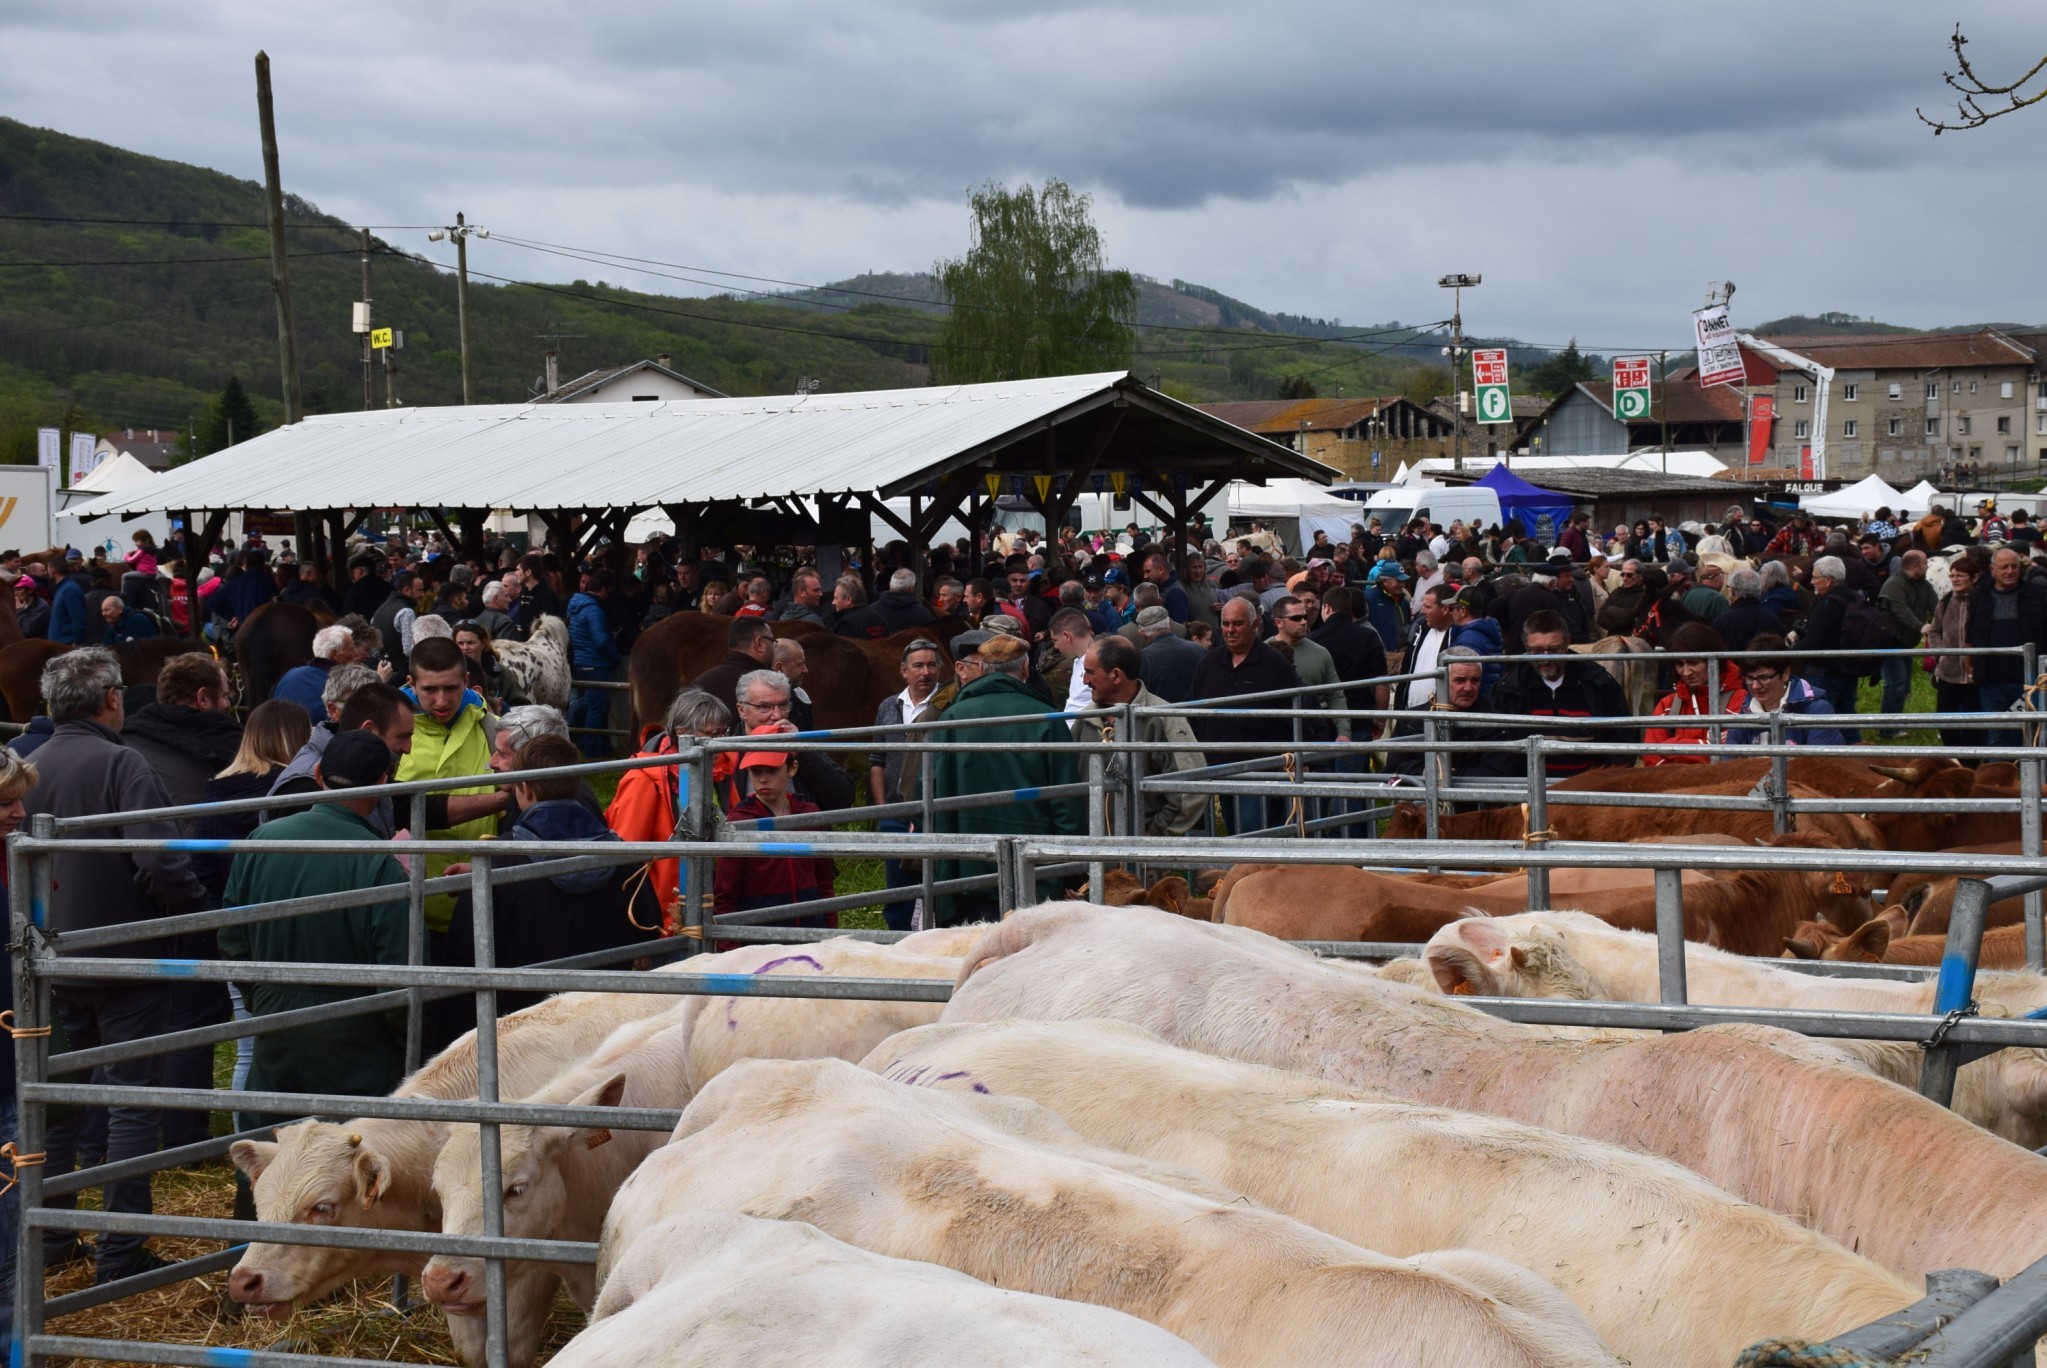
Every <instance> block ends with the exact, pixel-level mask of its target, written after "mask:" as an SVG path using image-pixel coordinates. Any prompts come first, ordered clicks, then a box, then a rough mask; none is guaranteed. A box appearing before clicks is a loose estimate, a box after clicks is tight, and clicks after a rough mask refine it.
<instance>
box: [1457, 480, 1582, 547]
mask: <svg viewBox="0 0 2047 1368" xmlns="http://www.w3.org/2000/svg"><path fill="white" fill-rule="evenodd" d="M1478 485H1479V487H1481V488H1484V489H1490V490H1492V491H1493V493H1495V494H1497V495H1499V497H1500V522H1501V523H1502V524H1503V525H1504V524H1505V523H1506V521H1507V520H1508V519H1509V518H1519V519H1520V520H1521V526H1522V527H1524V528H1525V529H1527V532H1528V535H1529V536H1530V537H1533V538H1534V539H1535V540H1536V541H1538V542H1540V543H1542V544H1543V545H1544V546H1555V545H1556V544H1557V535H1558V534H1559V533H1561V532H1562V531H1563V530H1564V525H1565V524H1566V523H1567V522H1569V521H1570V517H1571V496H1570V495H1568V494H1559V493H1557V492H1556V491H1555V490H1551V489H1537V488H1536V487H1535V486H1534V485H1532V484H1530V483H1528V481H1526V480H1524V479H1522V478H1521V477H1520V476H1519V475H1516V474H1515V473H1514V472H1513V471H1511V470H1509V469H1507V466H1506V463H1505V462H1504V461H1503V462H1501V463H1500V464H1498V465H1495V466H1494V467H1493V468H1492V469H1491V470H1489V471H1487V472H1486V476H1485V478H1484V479H1482V480H1480V481H1478Z"/></svg>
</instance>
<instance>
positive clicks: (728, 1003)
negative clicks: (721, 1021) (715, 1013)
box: [725, 998, 739, 1031]
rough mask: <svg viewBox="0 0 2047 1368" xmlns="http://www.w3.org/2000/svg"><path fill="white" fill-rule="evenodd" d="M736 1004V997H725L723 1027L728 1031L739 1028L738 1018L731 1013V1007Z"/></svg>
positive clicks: (737, 1000)
mask: <svg viewBox="0 0 2047 1368" xmlns="http://www.w3.org/2000/svg"><path fill="white" fill-rule="evenodd" d="M738 1005H739V999H738V998H726V999H725V1029H726V1030H728V1031H736V1030H738V1029H739V1018H738V1017H736V1016H734V1015H732V1009H733V1008H735V1007H737V1006H738Z"/></svg>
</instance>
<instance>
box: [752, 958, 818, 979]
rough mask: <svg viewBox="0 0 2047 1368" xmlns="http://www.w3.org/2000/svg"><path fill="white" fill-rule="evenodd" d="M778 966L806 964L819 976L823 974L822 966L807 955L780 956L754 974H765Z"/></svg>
mask: <svg viewBox="0 0 2047 1368" xmlns="http://www.w3.org/2000/svg"><path fill="white" fill-rule="evenodd" d="M778 964H807V965H809V966H810V967H811V968H813V969H815V970H817V972H818V973H820V974H822V973H823V972H824V966H823V965H822V964H819V963H818V962H817V961H816V960H815V959H813V958H811V957H810V956H809V955H782V956H780V957H779V958H776V959H771V960H769V961H768V962H767V963H766V964H763V965H762V966H761V967H760V968H758V969H756V970H754V973H756V974H765V973H767V972H768V970H770V969H773V968H774V967H775V966H776V965H778Z"/></svg>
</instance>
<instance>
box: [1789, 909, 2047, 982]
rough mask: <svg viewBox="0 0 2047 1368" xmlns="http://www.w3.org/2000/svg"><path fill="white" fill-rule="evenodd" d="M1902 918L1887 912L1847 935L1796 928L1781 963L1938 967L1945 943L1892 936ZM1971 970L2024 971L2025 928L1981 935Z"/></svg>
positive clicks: (2002, 928) (1934, 938)
mask: <svg viewBox="0 0 2047 1368" xmlns="http://www.w3.org/2000/svg"><path fill="white" fill-rule="evenodd" d="M1893 914H1896V915H1893ZM1903 917H1904V909H1902V908H1899V907H1895V906H1893V907H1887V908H1885V909H1884V915H1883V916H1882V917H1879V918H1876V919H1875V920H1872V921H1868V922H1864V923H1863V924H1862V925H1861V926H1859V927H1857V928H1856V929H1855V931H1854V932H1853V933H1852V934H1848V935H1843V934H1842V933H1841V932H1840V931H1838V930H1836V929H1835V928H1833V927H1820V926H1817V925H1814V924H1807V925H1803V926H1800V927H1799V928H1798V930H1797V931H1796V932H1795V933H1794V934H1793V935H1792V936H1790V937H1787V938H1786V939H1785V942H1784V954H1785V958H1787V959H1823V960H1854V961H1861V962H1863V963H1867V964H1923V965H1927V966H1932V965H1936V964H1939V963H1940V959H1941V956H1942V954H1944V953H1945V952H1946V949H1947V937H1946V936H1900V935H1898V934H1896V928H1897V926H1898V925H1899V923H1900V922H1901V921H1902V920H1903ZM1977 967H1978V968H1982V969H2023V968H2025V967H2026V928H2025V927H2023V926H2000V927H1997V928H1995V929H1993V930H1990V931H1985V932H1984V933H1983V952H1982V954H1981V956H1980V957H1979V958H1978V959H1977Z"/></svg>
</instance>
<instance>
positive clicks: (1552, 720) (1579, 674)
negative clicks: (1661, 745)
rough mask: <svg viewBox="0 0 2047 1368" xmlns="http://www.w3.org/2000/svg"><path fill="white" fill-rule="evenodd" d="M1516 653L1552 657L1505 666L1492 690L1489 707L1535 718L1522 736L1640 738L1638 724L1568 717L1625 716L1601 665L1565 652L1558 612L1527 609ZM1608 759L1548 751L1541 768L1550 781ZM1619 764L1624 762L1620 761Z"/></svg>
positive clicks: (1566, 635)
mask: <svg viewBox="0 0 2047 1368" xmlns="http://www.w3.org/2000/svg"><path fill="white" fill-rule="evenodd" d="M1521 642H1522V651H1523V653H1524V654H1526V655H1531V656H1546V657H1547V656H1554V657H1556V659H1554V660H1548V659H1545V660H1540V661H1531V662H1523V663H1520V664H1516V665H1511V666H1509V667H1508V669H1507V675H1506V678H1504V679H1502V680H1501V681H1500V686H1499V688H1497V689H1495V690H1494V691H1493V711H1495V712H1499V713H1518V714H1520V715H1521V716H1524V717H1529V718H1534V719H1537V721H1536V723H1535V725H1532V726H1530V727H1528V728H1527V729H1526V730H1525V731H1524V732H1523V733H1522V734H1523V735H1524V736H1547V737H1549V738H1550V739H1552V740H1556V741H1623V742H1629V741H1640V740H1641V739H1642V733H1641V729H1640V728H1638V727H1597V728H1594V727H1581V726H1574V725H1573V724H1572V721H1571V719H1573V718H1588V717H1628V716H1631V715H1632V714H1631V713H1630V712H1629V710H1628V699H1627V695H1626V694H1625V693H1624V692H1622V690H1621V686H1620V684H1619V683H1618V682H1617V681H1615V679H1614V677H1613V676H1612V675H1611V674H1608V673H1607V671H1606V669H1605V668H1604V667H1603V666H1600V665H1598V664H1594V663H1591V662H1588V661H1583V660H1578V659H1575V658H1573V657H1572V655H1571V629H1570V627H1569V625H1568V624H1567V623H1565V621H1564V619H1563V615H1562V614H1560V613H1555V612H1552V611H1550V610H1549V609H1547V608H1545V609H1543V610H1542V611H1541V612H1537V613H1530V614H1529V615H1528V621H1527V622H1525V623H1523V624H1522V627H1521ZM1604 763H1610V762H1607V761H1603V760H1600V759H1596V758H1594V757H1592V756H1587V755H1551V756H1548V757H1547V758H1546V761H1545V772H1546V773H1547V774H1548V776H1549V777H1550V778H1551V779H1569V778H1571V777H1572V776H1574V775H1579V774H1583V773H1584V772H1585V771H1586V770H1589V769H1591V768H1593V767H1594V766H1595V765H1599V764H1604ZM1621 763H1626V762H1625V761H1623V762H1621Z"/></svg>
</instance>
